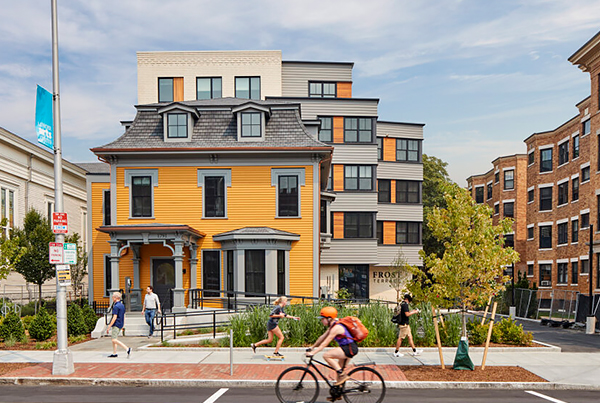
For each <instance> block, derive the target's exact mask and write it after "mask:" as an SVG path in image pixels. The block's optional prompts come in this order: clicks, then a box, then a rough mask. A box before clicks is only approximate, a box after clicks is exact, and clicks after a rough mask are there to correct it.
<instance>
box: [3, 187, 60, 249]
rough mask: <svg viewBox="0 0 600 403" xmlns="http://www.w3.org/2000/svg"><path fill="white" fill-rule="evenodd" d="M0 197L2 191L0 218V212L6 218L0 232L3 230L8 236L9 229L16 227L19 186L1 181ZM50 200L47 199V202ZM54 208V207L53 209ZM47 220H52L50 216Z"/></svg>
mask: <svg viewBox="0 0 600 403" xmlns="http://www.w3.org/2000/svg"><path fill="white" fill-rule="evenodd" d="M0 189H1V190H0V197H2V196H1V193H2V191H3V192H4V194H5V203H6V204H5V206H4V208H5V211H3V212H0V220H1V219H2V214H5V218H6V220H7V221H6V226H5V227H0V232H4V233H5V235H6V236H7V237H8V236H9V235H10V230H12V229H14V228H15V227H16V224H17V217H18V214H17V213H18V211H19V203H18V202H17V201H18V191H19V188H18V187H16V186H13V185H7V184H6V182H2V184H1V186H0ZM10 194H12V208H13V209H12V218H13V220H12V225H11V221H10ZM48 201H50V200H47V202H48ZM51 202H52V203H54V199H52V200H51ZM0 209H2V205H1V204H0ZM53 210H54V209H53ZM48 220H49V222H50V223H51V222H52V217H49V218H48Z"/></svg>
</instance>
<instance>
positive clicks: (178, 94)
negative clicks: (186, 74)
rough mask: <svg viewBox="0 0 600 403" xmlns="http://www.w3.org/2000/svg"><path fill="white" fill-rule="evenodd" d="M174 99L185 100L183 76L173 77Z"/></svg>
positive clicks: (177, 100) (176, 100)
mask: <svg viewBox="0 0 600 403" xmlns="http://www.w3.org/2000/svg"><path fill="white" fill-rule="evenodd" d="M173 101H175V102H180V101H183V77H175V78H173Z"/></svg>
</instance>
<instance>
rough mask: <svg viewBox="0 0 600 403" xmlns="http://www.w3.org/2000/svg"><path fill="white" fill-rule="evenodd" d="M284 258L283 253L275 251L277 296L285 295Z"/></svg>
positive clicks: (282, 251)
mask: <svg viewBox="0 0 600 403" xmlns="http://www.w3.org/2000/svg"><path fill="white" fill-rule="evenodd" d="M286 266H287V265H286V258H285V251H284V250H278V251H277V294H278V295H286V294H287V292H286V288H287V287H286V285H287V281H286V272H287V270H286Z"/></svg>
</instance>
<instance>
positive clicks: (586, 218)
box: [581, 213, 590, 229]
mask: <svg viewBox="0 0 600 403" xmlns="http://www.w3.org/2000/svg"><path fill="white" fill-rule="evenodd" d="M589 227H590V213H582V214H581V229H584V228H589Z"/></svg>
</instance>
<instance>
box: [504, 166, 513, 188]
mask: <svg viewBox="0 0 600 403" xmlns="http://www.w3.org/2000/svg"><path fill="white" fill-rule="evenodd" d="M509 172H512V179H511V180H510V181H509V183H511V182H512V187H510V188H507V187H506V183H507V180H506V174H507V173H509ZM502 174H503V175H502V176H503V178H502V190H503V191H504V190H506V191H511V190H515V170H514V169H504V170H503V171H502Z"/></svg>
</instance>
